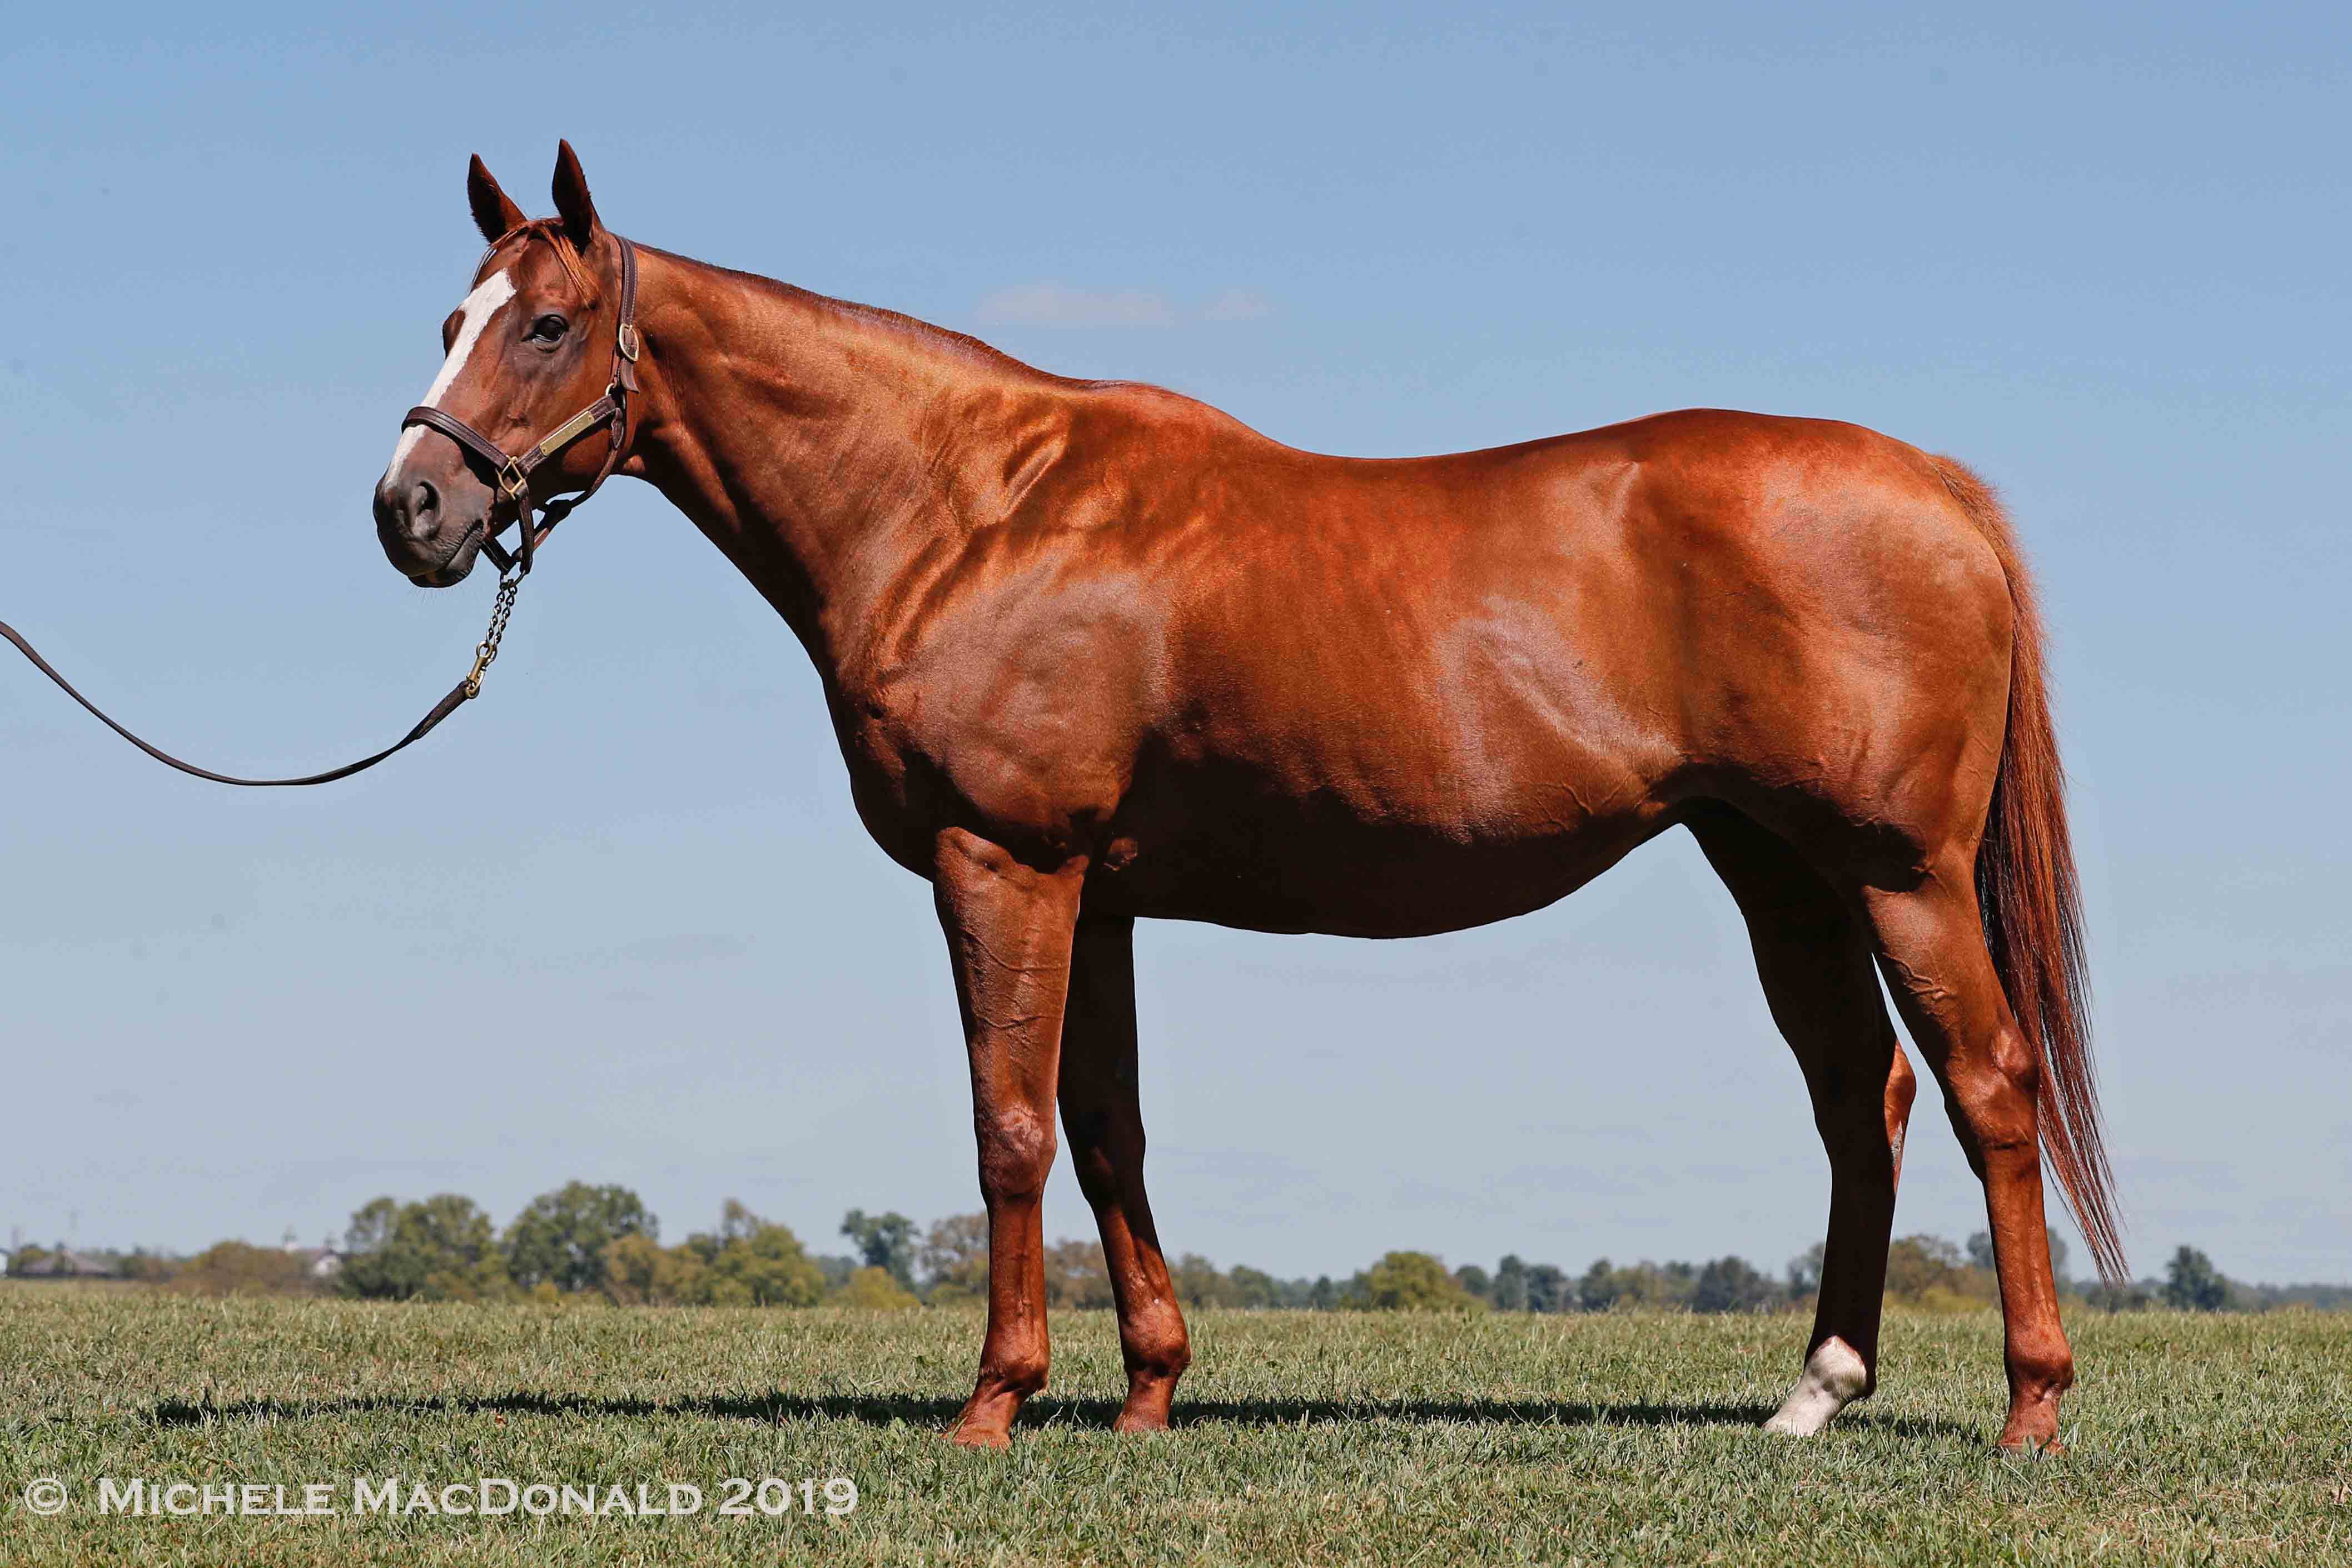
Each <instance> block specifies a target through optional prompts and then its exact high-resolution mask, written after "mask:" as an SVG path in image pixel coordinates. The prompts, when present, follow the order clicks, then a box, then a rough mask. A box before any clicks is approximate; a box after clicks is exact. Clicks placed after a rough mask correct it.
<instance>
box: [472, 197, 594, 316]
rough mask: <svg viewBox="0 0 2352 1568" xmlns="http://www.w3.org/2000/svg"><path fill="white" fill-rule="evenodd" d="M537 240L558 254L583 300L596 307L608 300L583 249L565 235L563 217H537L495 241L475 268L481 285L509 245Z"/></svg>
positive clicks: (558, 258) (556, 255)
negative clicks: (498, 256)
mask: <svg viewBox="0 0 2352 1568" xmlns="http://www.w3.org/2000/svg"><path fill="white" fill-rule="evenodd" d="M534 237H535V238H539V239H543V240H545V241H546V242H547V243H548V246H549V247H550V248H551V249H552V250H553V251H554V252H555V260H556V263H557V265H559V266H561V267H562V268H563V276H564V277H567V278H569V279H570V280H571V282H572V287H573V288H575V289H577V290H578V291H579V293H580V296H581V298H583V299H584V300H585V301H586V302H587V303H588V304H590V305H594V304H596V303H597V302H599V301H600V300H601V299H602V298H604V290H603V289H602V288H600V287H597V283H596V275H595V274H594V273H593V272H592V271H590V270H589V268H588V261H587V258H586V257H585V256H582V255H581V254H580V247H579V246H575V245H573V244H572V236H571V235H568V234H566V233H564V231H563V220H562V218H560V217H556V218H533V219H531V220H530V222H528V223H523V224H517V225H515V226H514V227H513V228H510V229H509V230H507V232H506V233H504V234H502V235H499V237H498V238H497V239H495V240H493V241H491V242H490V246H489V248H488V250H485V251H484V252H482V259H481V261H480V263H479V264H478V265H477V266H476V267H475V268H474V280H475V281H476V282H477V283H478V282H480V281H481V277H482V274H483V273H484V272H486V271H487V270H488V267H489V265H490V259H491V258H492V257H493V256H497V255H498V254H499V252H500V251H502V250H504V249H505V248H506V247H507V246H509V244H511V243H513V242H514V241H515V240H517V239H521V240H524V241H526V242H527V241H529V240H530V239H532V238H534Z"/></svg>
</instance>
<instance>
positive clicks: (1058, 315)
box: [980, 283, 1176, 327]
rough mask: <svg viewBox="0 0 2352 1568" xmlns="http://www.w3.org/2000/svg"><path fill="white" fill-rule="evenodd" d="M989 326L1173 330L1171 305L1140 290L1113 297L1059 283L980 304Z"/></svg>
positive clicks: (1004, 293)
mask: <svg viewBox="0 0 2352 1568" xmlns="http://www.w3.org/2000/svg"><path fill="white" fill-rule="evenodd" d="M980 320H981V324H982V326H987V327H1173V326H1174V325H1175V324H1176V312H1175V310H1174V309H1173V308H1171V307H1170V305H1169V303H1168V301H1167V300H1165V299H1163V298H1160V296H1159V295H1157V294H1150V293H1147V292H1145V291H1144V290H1142V289H1139V288H1127V289H1120V290H1118V291H1117V292H1115V293H1106V292H1100V291H1097V290H1095V289H1090V288H1071V287H1066V286H1065V285H1062V284H1059V283H1022V284H1016V285H1014V286H1013V287H1011V288H1000V289H998V290H997V291H996V292H995V293H993V294H992V295H990V296H989V297H988V298H985V299H983V300H982V301H981V302H980Z"/></svg>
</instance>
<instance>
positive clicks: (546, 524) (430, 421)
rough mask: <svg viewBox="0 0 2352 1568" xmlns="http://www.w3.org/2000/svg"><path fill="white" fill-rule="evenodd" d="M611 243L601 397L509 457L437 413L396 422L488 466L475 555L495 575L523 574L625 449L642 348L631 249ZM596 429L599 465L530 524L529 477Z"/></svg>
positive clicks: (422, 412)
mask: <svg viewBox="0 0 2352 1568" xmlns="http://www.w3.org/2000/svg"><path fill="white" fill-rule="evenodd" d="M613 239H614V242H615V243H616V244H617V245H619V246H620V247H621V301H620V320H619V323H618V325H617V326H615V327H614V331H613V377H612V380H611V381H609V382H606V383H605V386H604V396H602V397H600V398H598V399H597V400H596V401H595V402H592V403H590V404H589V405H588V406H587V407H586V408H583V409H582V410H581V411H580V412H579V413H575V414H573V415H572V417H571V418H570V419H567V420H565V421H564V422H563V423H562V424H559V425H557V426H556V427H555V428H554V429H553V430H551V431H549V432H548V433H547V434H545V435H542V436H541V437H540V438H539V440H538V441H536V442H534V443H533V444H531V445H530V447H529V448H528V449H527V450H525V451H523V452H521V453H519V454H517V455H514V456H511V457H509V455H507V454H506V451H505V449H504V448H502V447H500V446H499V444H498V443H497V442H495V441H492V440H491V439H490V438H489V437H488V436H487V435H484V434H482V433H481V432H480V431H478V430H476V429H475V428H474V427H473V426H472V425H470V424H467V423H466V422H465V421H464V420H462V419H458V418H457V417H456V416H455V415H452V414H446V413H442V412H441V411H440V410H439V409H437V408H425V407H423V406H421V405H420V406H418V407H416V408H412V409H410V410H409V411H408V413H406V414H405V415H404V417H403V418H402V419H401V422H400V427H401V429H403V430H406V429H407V428H408V427H409V426H410V425H412V424H421V425H424V426H425V428H426V429H428V430H437V431H439V432H440V433H441V434H444V435H446V436H447V437H448V438H449V439H450V440H452V441H454V442H456V443H457V444H458V445H459V446H461V447H463V448H465V449H466V450H467V451H468V452H470V453H472V454H473V455H475V456H477V457H478V458H480V459H481V460H482V461H483V462H485V463H487V464H488V465H490V474H491V476H492V482H493V483H494V484H496V485H497V486H498V490H499V494H498V499H497V500H495V501H493V502H491V503H490V517H488V518H487V519H485V520H484V522H483V525H482V553H483V554H484V555H486V556H488V557H489V558H490V564H491V565H493V566H495V567H497V568H498V569H499V576H500V577H504V576H506V575H507V574H508V573H509V572H510V571H511V572H513V573H514V574H515V575H516V576H518V577H520V576H522V575H524V574H526V573H528V572H529V571H530V560H531V555H532V552H533V551H535V550H536V549H538V548H539V542H540V540H541V539H543V538H546V537H547V536H548V535H549V534H551V533H552V532H554V531H555V525H556V524H558V523H560V522H562V520H563V519H564V518H566V517H570V516H571V515H572V509H573V508H574V507H578V506H579V505H580V503H581V502H583V501H584V500H586V499H587V498H588V497H591V496H593V495H594V494H595V493H596V490H597V487H598V486H601V485H603V484H604V481H605V480H606V479H609V478H610V477H612V475H613V470H614V468H617V467H618V466H620V463H621V454H622V452H623V451H624V450H625V448H626V446H627V444H628V436H629V394H630V393H631V392H635V391H636V390H637V355H638V354H639V353H640V352H641V351H642V350H643V349H644V347H645V344H644V340H642V339H641V338H639V336H638V335H637V319H636V317H637V247H636V246H634V245H631V244H630V243H629V242H628V241H627V240H625V239H623V238H622V237H621V236H620V235H614V236H613ZM599 426H606V427H609V428H610V429H611V431H612V434H613V449H612V451H611V452H610V453H608V454H606V455H605V458H604V466H603V467H602V468H599V469H598V470H597V471H596V477H595V478H593V479H592V480H590V481H589V482H588V487H587V488H586V489H585V490H583V491H581V492H580V494H578V495H577V496H560V497H556V498H555V499H553V500H551V501H548V502H546V503H544V504H543V505H541V506H540V507H539V510H540V511H541V513H543V514H544V516H545V519H546V520H545V521H543V522H541V523H539V524H537V525H536V526H534V525H533V524H532V522H531V516H530V514H531V508H532V506H533V502H532V500H531V495H530V476H531V471H532V470H533V469H535V468H537V467H538V466H539V465H541V464H542V463H544V462H546V461H547V460H548V459H549V458H551V457H552V456H554V455H556V454H557V453H559V452H562V450H563V449H564V448H566V447H568V446H570V445H571V444H572V443H573V442H575V441H577V440H579V439H580V438H581V437H582V436H583V435H585V434H588V433H589V432H590V431H593V430H595V429H596V428H598V427H599ZM507 505H511V506H512V507H514V514H513V516H511V517H509V518H507V520H506V522H499V521H498V520H497V516H498V508H499V507H501V506H507ZM508 523H520V525H521V527H520V529H519V530H518V531H517V533H516V535H515V552H514V554H513V555H509V554H508V553H507V550H506V547H505V546H503V545H501V544H499V535H500V534H502V533H504V532H506V529H507V524H508Z"/></svg>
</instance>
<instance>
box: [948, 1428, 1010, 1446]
mask: <svg viewBox="0 0 2352 1568" xmlns="http://www.w3.org/2000/svg"><path fill="white" fill-rule="evenodd" d="M948 1441H949V1442H950V1443H953V1444H954V1445H955V1446H956V1447H957V1448H1011V1447H1012V1446H1013V1434H1012V1433H1011V1432H1008V1431H1006V1430H1005V1429H1004V1428H1003V1427H976V1426H972V1425H971V1424H970V1423H962V1424H959V1425H957V1426H954V1427H950V1428H949V1429H948Z"/></svg>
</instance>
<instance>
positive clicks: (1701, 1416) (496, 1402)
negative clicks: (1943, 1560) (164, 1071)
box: [150, 1393, 1978, 1437]
mask: <svg viewBox="0 0 2352 1568" xmlns="http://www.w3.org/2000/svg"><path fill="white" fill-rule="evenodd" d="M962 1408H963V1402H962V1401H961V1400H958V1399H930V1398H924V1397H921V1396H916V1395H911V1394H873V1395H858V1394H828V1395H797V1394H772V1395H763V1396H740V1395H735V1396H728V1395H717V1396H708V1397H704V1398H688V1399H669V1400H652V1399H595V1398H590V1397H588V1396H584V1395H572V1394H523V1393H517V1394H492V1395H468V1396H457V1397H449V1396H436V1397H432V1398H424V1399H402V1398H397V1397H391V1396H378V1397H373V1398H366V1399H316V1400H299V1399H250V1400H243V1401H236V1402H232V1403H228V1404H215V1403H212V1402H210V1401H206V1402H205V1403H203V1404H192V1403H190V1402H188V1401H185V1400H176V1399H174V1400H165V1401H163V1403H161V1404H159V1405H157V1406H155V1408H154V1409H153V1410H152V1412H150V1419H152V1421H153V1422H154V1423H155V1425H157V1426H159V1427H201V1426H205V1425H207V1424H209V1423H212V1422H216V1421H241V1420H242V1421H255V1420H259V1421H310V1420H320V1419H331V1418H334V1417H338V1416H366V1415H376V1414H393V1413H406V1414H410V1415H416V1416H467V1415H502V1416H503V1415H521V1416H591V1417H598V1416H625V1417H631V1418H642V1417H646V1416H687V1417H690V1418H697V1419H711V1420H723V1421H757V1422H760V1423H762V1424H763V1425H768V1426H776V1425H781V1424H782V1423H784V1422H790V1421H807V1420H819V1419H822V1420H829V1421H860V1422H863V1423H865V1424H866V1425H867V1426H869V1427H889V1426H895V1425H901V1424H903V1425H905V1426H908V1427H938V1428H940V1429H941V1430H944V1429H945V1428H946V1427H947V1425H948V1423H949V1422H950V1421H952V1420H953V1419H954V1418H955V1416H956V1413H957V1412H958V1411H960V1410H961V1409H962ZM1118 1408H1119V1407H1118V1401H1117V1400H1113V1399H1063V1398H1056V1397H1054V1396H1046V1395H1041V1396H1038V1397H1036V1398H1034V1399H1032V1400H1030V1401H1029V1402H1028V1403H1027V1404H1026V1405H1025V1406H1023V1407H1022V1411H1021V1419H1020V1425H1022V1426H1024V1427H1073V1428H1081V1427H1109V1426H1110V1424H1111V1422H1112V1421H1113V1420H1114V1419H1115V1418H1116V1417H1117V1416H1118ZM1771 1414H1772V1406H1769V1405H1684V1404H1653V1403H1649V1402H1646V1401H1644V1402H1639V1403H1629V1404H1615V1405H1600V1404H1583V1403H1570V1404H1563V1403H1559V1402H1555V1401H1551V1400H1505V1399H1464V1400H1425V1399H1241V1400H1235V1399H1197V1400H1185V1401H1181V1402H1180V1403H1179V1404H1178V1405H1177V1406H1176V1409H1175V1411H1174V1414H1173V1416H1172V1417H1171V1424H1172V1425H1173V1426H1175V1427H1178V1428H1180V1429H1181V1428H1184V1427H1316V1426H1334V1425H1340V1424H1347V1425H1356V1424H1360V1423H1363V1422H1368V1421H1391V1422H1400V1423H1403V1424H1406V1425H1423V1426H1465V1425H1466V1426H1494V1427H1756V1426H1759V1425H1761V1424H1762V1422H1763V1420H1764V1418H1765V1417H1766V1416H1769V1415H1771ZM1839 1424H1840V1426H1842V1427H1859V1428H1863V1429H1866V1430H1872V1431H1883V1432H1887V1433H1891V1434H1893V1435H1895V1436H1897V1437H1975V1436H1977V1435H1978V1434H1976V1433H1975V1432H1974V1431H1973V1429H1972V1428H1970V1427H1964V1426H1962V1425H1961V1424H1959V1423H1958V1422H1955V1421H1944V1420H1933V1419H1927V1418H1922V1417H1919V1416H1876V1415H1874V1414H1872V1413H1871V1412H1869V1411H1866V1410H1855V1411H1853V1412H1850V1413H1848V1414H1847V1415H1846V1416H1844V1417H1843V1420H1842V1421H1841V1422H1840V1423H1839Z"/></svg>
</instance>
